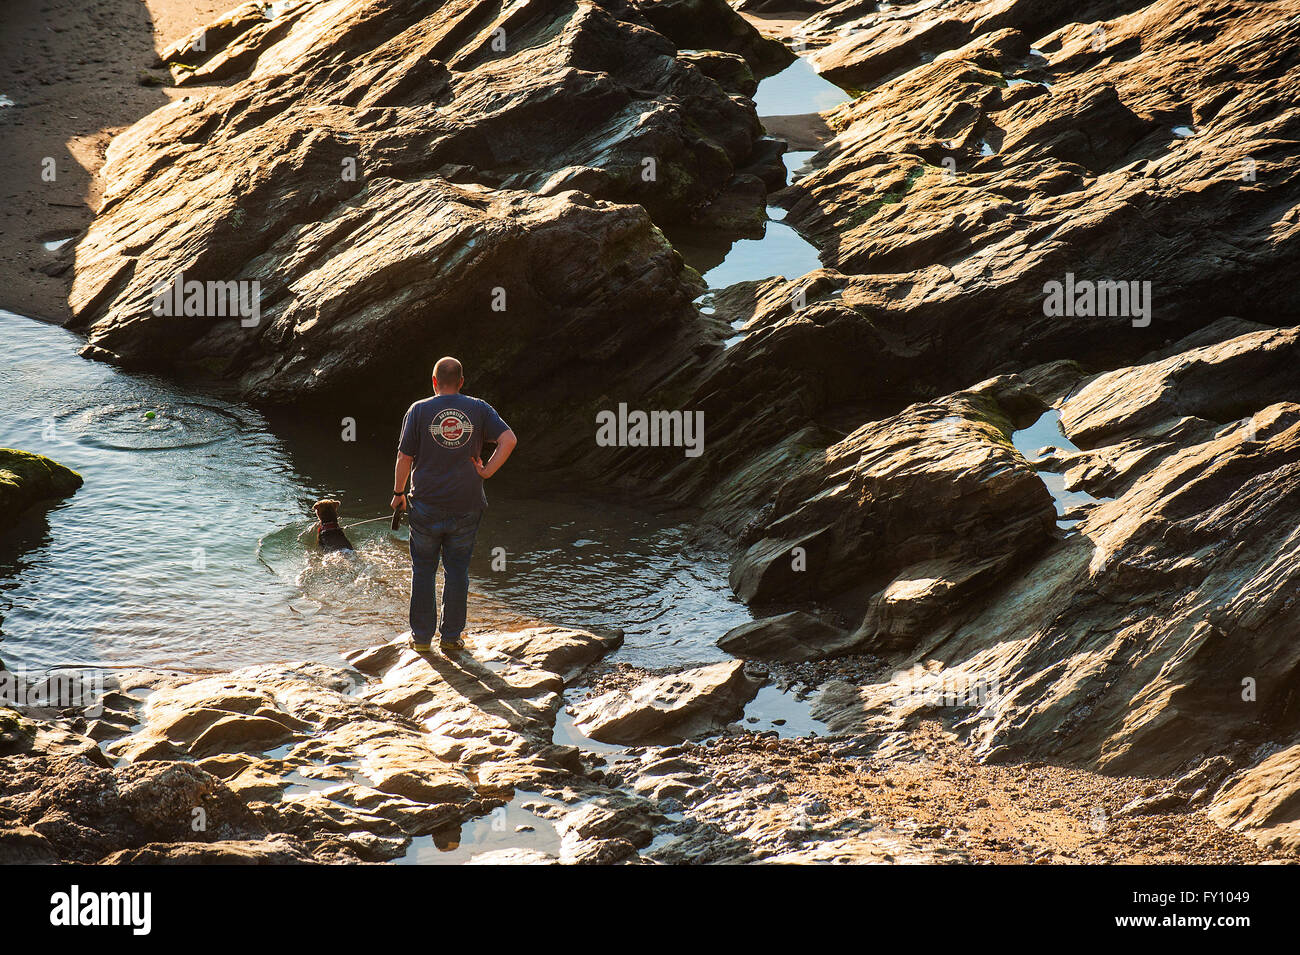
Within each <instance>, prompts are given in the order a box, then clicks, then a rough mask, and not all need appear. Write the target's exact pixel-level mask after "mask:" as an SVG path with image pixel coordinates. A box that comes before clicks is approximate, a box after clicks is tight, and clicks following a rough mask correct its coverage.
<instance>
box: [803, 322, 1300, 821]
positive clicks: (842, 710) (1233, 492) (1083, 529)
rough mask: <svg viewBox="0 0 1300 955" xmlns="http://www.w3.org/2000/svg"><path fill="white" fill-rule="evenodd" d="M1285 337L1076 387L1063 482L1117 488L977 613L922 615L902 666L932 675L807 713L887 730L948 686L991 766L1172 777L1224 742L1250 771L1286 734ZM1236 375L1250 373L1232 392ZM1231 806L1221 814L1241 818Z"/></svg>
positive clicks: (1290, 591)
mask: <svg viewBox="0 0 1300 955" xmlns="http://www.w3.org/2000/svg"><path fill="white" fill-rule="evenodd" d="M1290 338H1291V333H1290V332H1260V333H1251V334H1248V335H1246V336H1242V337H1239V338H1235V339H1231V340H1229V341H1227V342H1224V343H1221V344H1219V345H1217V346H1209V347H1206V348H1203V349H1199V350H1196V351H1193V352H1189V353H1188V354H1189V355H1190V356H1191V357H1189V358H1188V359H1186V360H1180V359H1178V358H1174V359H1164V360H1158V361H1155V362H1153V363H1150V364H1148V365H1142V366H1136V367H1133V368H1128V369H1123V370H1122V371H1119V372H1115V373H1110V374H1106V375H1102V376H1099V377H1097V378H1095V379H1093V380H1092V381H1091V382H1090V383H1088V384H1087V385H1086V386H1085V387H1083V388H1082V389H1080V390H1079V391H1078V392H1077V393H1076V394H1075V395H1074V396H1073V397H1071V398H1070V399H1069V400H1068V401H1066V402H1065V404H1064V405H1063V407H1062V420H1063V421H1065V422H1066V423H1067V432H1069V433H1070V435H1071V436H1072V437H1074V436H1075V432H1074V431H1073V428H1072V424H1071V423H1073V424H1074V425H1077V426H1078V427H1079V428H1080V433H1081V434H1087V435H1090V436H1091V438H1092V442H1091V443H1092V444H1093V445H1094V446H1093V447H1091V448H1089V449H1088V450H1086V451H1083V452H1080V453H1079V454H1078V455H1076V459H1075V461H1074V466H1073V467H1072V468H1071V470H1070V471H1069V472H1068V473H1067V480H1068V479H1070V477H1071V476H1073V477H1074V479H1076V480H1085V479H1087V478H1088V476H1090V475H1104V477H1105V479H1106V487H1107V489H1108V490H1109V491H1110V492H1111V493H1113V494H1114V495H1115V497H1114V499H1112V500H1103V501H1100V502H1099V503H1097V504H1096V505H1095V506H1094V507H1093V508H1092V509H1091V510H1090V511H1089V512H1088V513H1087V514H1086V516H1084V518H1083V519H1082V520H1081V521H1080V523H1079V524H1078V525H1077V529H1076V530H1077V532H1076V533H1074V534H1071V535H1069V536H1067V537H1065V538H1064V539H1062V540H1060V541H1058V542H1057V543H1055V544H1054V545H1052V546H1051V547H1050V548H1049V549H1048V550H1046V551H1045V552H1044V553H1043V554H1042V555H1041V556H1040V557H1039V558H1038V559H1037V561H1036V562H1035V563H1034V564H1033V565H1032V566H1030V567H1028V568H1027V569H1026V570H1024V571H1023V573H1022V574H1020V575H1018V576H1017V577H1016V578H1013V579H1008V580H1006V581H1004V582H1002V583H1001V584H1000V586H999V587H998V588H997V589H996V590H995V591H993V592H991V593H990V594H989V595H988V596H987V597H986V598H985V599H984V600H983V601H982V602H981V605H980V606H979V607H978V611H977V612H968V613H967V614H966V615H965V616H964V617H960V616H958V617H952V616H950V617H947V618H946V619H944V620H942V621H938V622H935V623H933V624H932V625H930V626H929V627H928V628H927V630H926V632H925V635H924V636H923V637H922V639H921V640H920V641H919V642H918V643H917V644H916V645H915V651H914V652H913V653H910V654H908V655H907V656H906V657H904V658H902V662H903V663H908V662H909V661H920V660H930V661H933V664H934V666H933V667H930V668H922V669H917V668H913V669H909V670H901V671H900V672H899V673H898V674H897V675H896V677H895V678H894V679H893V680H891V681H888V682H887V683H884V684H880V685H877V686H872V687H865V688H862V689H860V690H853V689H850V688H844V687H828V688H827V689H826V690H825V691H824V692H823V698H822V700H821V703H820V705H819V708H818V709H817V710H816V711H817V712H818V714H819V718H822V719H825V720H826V721H827V722H828V723H829V724H830V725H831V728H832V730H833V731H836V732H845V731H849V730H850V729H851V728H853V727H858V728H863V727H866V726H874V727H877V728H879V727H883V726H891V725H897V723H898V721H899V720H906V719H909V718H911V717H912V716H915V715H918V714H920V713H924V712H930V711H932V710H933V708H934V706H935V694H934V693H933V692H931V691H935V690H942V691H956V693H957V695H958V696H961V698H962V699H961V702H960V703H959V704H957V705H959V706H963V707H970V708H971V709H972V710H973V713H974V715H975V719H974V720H972V721H970V722H969V723H968V724H967V728H968V730H969V731H970V732H971V733H972V735H973V738H974V740H975V741H976V744H977V748H978V749H979V751H981V752H982V753H984V754H985V755H986V756H987V757H988V758H997V759H1012V758H1027V757H1028V758H1042V757H1048V756H1050V757H1052V758H1062V757H1064V758H1069V759H1074V760H1078V761H1080V762H1083V763H1085V764H1094V765H1099V766H1101V767H1104V768H1105V769H1106V770H1108V771H1112V772H1137V771H1141V772H1148V773H1170V772H1175V771H1178V770H1179V769H1180V768H1182V767H1185V766H1187V765H1192V764H1195V762H1196V761H1198V760H1200V759H1202V758H1204V757H1205V756H1206V755H1213V754H1221V753H1227V754H1232V755H1233V757H1234V760H1235V761H1236V762H1237V764H1238V765H1242V766H1249V765H1250V764H1251V762H1252V761H1253V759H1254V758H1257V757H1252V756H1251V753H1253V752H1255V751H1256V749H1257V748H1258V747H1259V746H1261V745H1263V744H1265V743H1268V742H1269V741H1271V740H1285V741H1289V740H1290V739H1291V734H1292V733H1294V729H1295V726H1296V719H1297V714H1296V712H1295V707H1294V705H1293V702H1292V698H1291V693H1290V691H1289V690H1288V689H1286V688H1287V687H1289V686H1290V685H1291V684H1292V683H1293V681H1294V679H1295V677H1296V671H1297V665H1298V661H1297V658H1296V655H1295V653H1294V652H1293V649H1294V648H1293V646H1292V644H1293V641H1292V640H1291V639H1290V636H1289V634H1291V633H1293V632H1294V628H1295V626H1296V622H1297V621H1296V616H1295V615H1296V609H1295V602H1294V600H1293V595H1294V592H1295V588H1296V586H1297V581H1296V579H1295V575H1296V570H1295V568H1296V567H1297V566H1300V564H1297V563H1296V556H1297V552H1296V548H1297V547H1298V546H1300V540H1297V532H1296V528H1297V527H1298V526H1300V514H1297V512H1296V508H1297V506H1298V504H1300V498H1297V489H1298V488H1300V482H1298V481H1297V475H1298V474H1300V405H1298V404H1296V403H1295V402H1294V401H1292V400H1289V399H1290V398H1294V397H1297V396H1300V395H1297V384H1298V383H1297V382H1296V380H1295V377H1294V373H1286V372H1284V371H1280V370H1279V371H1277V372H1276V373H1272V374H1268V373H1265V369H1268V368H1276V367H1278V366H1275V365H1273V364H1272V363H1273V362H1274V356H1275V355H1276V354H1278V351H1279V349H1284V348H1285V347H1287V346H1286V344H1285V343H1286V342H1287V341H1289V340H1290ZM1251 352H1254V354H1253V356H1252V357H1250V358H1247V357H1244V356H1246V355H1247V354H1249V353H1251ZM1283 364H1285V363H1283ZM1233 368H1236V369H1237V370H1238V372H1239V373H1240V374H1242V375H1243V376H1244V377H1245V379H1246V381H1245V382H1243V386H1242V387H1240V388H1237V389H1236V390H1235V391H1234V383H1235V382H1236V381H1238V379H1237V378H1236V376H1235V374H1236V373H1233V374H1229V373H1228V369H1233ZM1206 369H1209V370H1211V371H1210V373H1209V374H1208V375H1206V376H1203V375H1202V371H1203V370H1206ZM1234 393H1235V394H1241V395H1242V396H1243V400H1244V401H1245V402H1246V406H1245V407H1243V406H1242V405H1240V404H1237V403H1236V402H1235V401H1234V399H1233V398H1232V395H1233V394H1234ZM1251 406H1262V407H1258V410H1255V411H1254V413H1253V415H1251V416H1249V417H1245V418H1244V419H1241V420H1214V419H1213V418H1197V417H1195V415H1196V413H1197V412H1198V411H1199V412H1200V413H1201V414H1205V415H1223V416H1230V415H1237V414H1240V413H1243V412H1244V411H1245V410H1247V409H1248V408H1250V407H1251ZM1078 440H1079V441H1080V442H1081V443H1089V442H1085V441H1084V440H1083V438H1082V437H1079V438H1078ZM1067 463H1068V462H1067ZM972 689H973V690H977V691H978V692H976V693H975V694H974V695H972V694H969V693H966V692H964V691H966V690H972ZM940 705H942V704H940ZM1270 772H1271V771H1270ZM1270 772H1265V773H1264V774H1263V776H1264V777H1265V778H1269V779H1271V780H1274V781H1276V780H1277V779H1278V777H1277V774H1272V775H1270ZM1246 778H1247V779H1250V778H1252V777H1251V775H1250V774H1249V773H1248V774H1247V777H1246ZM1254 778H1259V777H1254ZM1243 785H1244V786H1245V788H1246V789H1249V786H1250V785H1252V784H1243ZM1237 791H1238V793H1241V792H1242V790H1237ZM1243 798H1244V797H1243ZM1273 798H1275V799H1276V798H1278V797H1277V796H1276V795H1275V796H1274V797H1273ZM1247 801H1249V800H1247ZM1230 802H1231V800H1230ZM1233 805H1234V806H1235V807H1236V808H1234V809H1220V810H1216V811H1218V812H1220V813H1221V816H1222V818H1224V819H1231V820H1232V821H1233V823H1234V824H1238V822H1239V821H1240V820H1247V819H1250V818H1252V816H1251V810H1247V809H1244V808H1242V807H1243V805H1244V804H1243V803H1241V802H1237V803H1233ZM1257 821H1258V820H1257ZM1241 824H1242V825H1247V823H1244V822H1243V823H1241Z"/></svg>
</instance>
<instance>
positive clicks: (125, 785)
mask: <svg viewBox="0 0 1300 955" xmlns="http://www.w3.org/2000/svg"><path fill="white" fill-rule="evenodd" d="M621 640H622V635H621V634H620V633H618V632H606V633H601V634H596V633H589V632H586V631H580V630H571V629H566V628H562V627H532V628H528V629H525V630H521V631H513V632H500V633H498V632H489V633H478V634H473V635H471V636H470V637H469V640H468V643H469V647H468V650H467V651H466V652H463V653H460V654H457V655H456V656H455V657H454V658H448V657H444V656H440V655H432V654H417V653H415V652H414V651H413V650H411V649H410V645H409V642H408V641H407V640H405V639H400V640H395V641H393V642H391V643H388V644H384V645H381V646H377V647H370V648H367V649H364V650H358V651H355V652H353V653H351V654H349V657H350V659H351V660H352V661H353V662H354V663H355V664H356V667H357V669H344V668H339V667H331V666H328V665H325V664H320V663H297V664H278V665H268V666H255V667H247V668H244V669H242V670H237V671H234V672H232V673H226V674H217V675H208V676H193V675H168V674H160V673H151V672H148V671H129V673H127V671H124V673H127V675H123V676H120V677H113V678H111V679H110V680H109V681H108V682H107V684H106V686H105V688H104V689H105V692H103V693H101V694H100V695H99V696H97V697H94V698H88V699H86V700H85V701H84V706H80V707H78V706H71V707H63V708H61V709H59V710H57V711H56V712H53V713H50V714H47V715H46V716H44V717H42V718H32V717H28V716H24V715H19V714H12V715H6V714H9V713H10V712H11V711H8V710H3V711H0V760H2V761H3V762H4V764H5V765H4V767H2V768H3V770H4V772H3V773H0V831H3V832H4V833H5V834H4V836H3V838H0V856H3V857H4V858H5V859H7V860H10V861H42V860H45V861H49V859H50V857H51V856H53V857H54V858H57V859H58V860H60V861H84V862H91V861H96V860H102V861H105V862H111V863H129V864H141V863H150V864H153V863H166V864H194V863H226V862H229V863H238V864H244V863H259V862H268V863H295V862H303V861H318V862H356V861H358V860H360V861H367V862H382V861H388V860H391V859H393V858H395V857H397V856H400V855H402V854H403V853H405V852H406V851H407V850H408V849H409V848H410V846H411V844H412V839H414V838H415V837H418V836H426V835H428V834H430V833H434V832H446V831H447V830H449V829H454V828H455V827H456V826H458V825H461V824H463V823H465V822H467V821H468V820H471V819H474V818H475V817H478V816H482V815H484V814H485V813H488V812H491V811H492V810H494V809H497V808H499V807H501V806H502V805H504V804H505V802H506V801H508V800H509V799H510V798H511V796H512V794H513V793H514V792H515V791H517V790H524V791H527V792H530V793H544V792H545V793H557V794H559V795H561V796H563V797H564V798H565V799H568V800H569V801H573V802H577V801H579V800H580V799H585V798H587V797H588V796H591V797H593V798H594V797H595V796H597V795H601V796H602V798H603V797H604V796H607V795H608V789H607V788H603V787H601V786H599V785H598V784H595V783H593V782H591V781H589V780H587V779H586V778H585V776H584V773H585V767H584V765H583V763H582V761H581V759H580V758H579V757H580V754H579V752H578V751H577V749H576V748H574V747H571V746H557V745H555V743H554V742H553V741H552V733H553V727H554V722H555V716H556V713H557V712H558V711H559V707H560V702H561V698H560V694H561V692H562V691H563V690H564V688H565V685H566V682H567V681H568V680H569V679H572V678H573V677H574V676H576V675H577V673H578V672H579V671H581V670H582V668H583V667H585V666H586V665H587V664H589V663H591V662H593V661H594V660H596V659H598V658H599V657H600V656H601V655H603V654H604V653H605V652H607V651H608V650H610V649H612V648H614V647H617V646H618V645H619V643H620V642H621ZM143 689H147V690H149V693H148V695H147V698H145V694H143V693H141V692H139V691H141V690H143ZM118 707H126V708H127V710H128V711H130V712H122V711H119V709H118ZM91 709H93V710H94V711H95V712H96V713H98V714H99V716H98V719H100V720H103V721H108V720H113V721H114V726H115V727H116V730H115V733H114V734H113V737H114V738H112V741H111V742H109V743H107V744H106V745H105V747H104V750H103V751H101V750H100V748H99V747H98V746H97V745H96V744H95V742H94V741H93V740H91V739H87V738H85V737H82V736H78V735H77V734H75V733H71V732H70V731H68V730H67V729H66V728H65V727H64V724H68V723H75V724H78V725H79V722H84V721H85V719H86V716H85V715H84V714H83V715H78V713H79V712H80V711H81V710H84V711H85V712H86V713H88V712H90V710H91ZM136 714H138V716H137V715H136ZM74 743H75V744H76V745H75V747H74ZM69 751H71V752H76V753H78V754H79V755H78V756H76V757H72V756H58V755H57V754H59V753H61V752H69ZM11 753H13V754H23V755H9V754H11ZM106 753H107V755H106ZM91 756H93V757H95V758H98V759H99V760H100V761H101V762H102V763H106V764H108V765H107V766H99V767H97V766H94V765H92V764H91V763H90V761H89V760H88V759H87V758H86V757H91ZM574 808H575V809H580V808H581V806H575V807H574ZM561 815H563V813H561ZM575 826H576V820H575ZM571 828H572V827H571ZM28 830H30V831H28ZM584 832H585V830H584ZM611 838H612V837H610V836H609V835H608V834H600V835H597V834H591V835H589V836H588V835H585V834H580V835H579V836H575V837H574V838H573V839H570V842H571V843H572V845H570V846H569V847H568V850H566V851H568V852H569V854H570V855H571V856H572V858H570V857H569V856H568V855H566V856H565V859H564V860H563V861H569V862H575V863H585V862H591V861H599V860H600V859H606V858H607V857H608V856H609V854H610V853H611V852H612V851H613V849H614V848H615V847H614V846H613V845H612V844H610V845H604V847H603V848H602V847H601V845H598V843H608V842H610V840H611ZM619 838H620V839H621V838H622V837H621V836H620V837H619ZM624 841H625V840H624ZM589 843H590V844H589Z"/></svg>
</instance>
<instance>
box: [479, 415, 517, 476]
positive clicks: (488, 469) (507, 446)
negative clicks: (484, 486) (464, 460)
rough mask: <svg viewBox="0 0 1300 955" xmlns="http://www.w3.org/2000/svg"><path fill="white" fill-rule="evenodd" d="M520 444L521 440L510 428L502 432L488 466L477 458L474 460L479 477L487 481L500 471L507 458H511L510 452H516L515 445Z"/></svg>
mask: <svg viewBox="0 0 1300 955" xmlns="http://www.w3.org/2000/svg"><path fill="white" fill-rule="evenodd" d="M518 443H519V439H518V438H516V437H515V433H514V432H513V431H511V430H510V429H509V428H507V429H506V430H505V431H502V432H501V435H500V437H498V438H497V447H496V450H495V451H493V452H492V457H490V458H488V460H487V464H484V463H483V461H482V460H481V459H479V458H477V457H476V458H474V459H473V460H474V470H475V471H477V472H478V476H479V477H481V478H483V479H484V480H487V479H488V478H490V477H491V476H492V475H494V474H496V473H497V472H498V471H500V470H501V465H503V464H505V463H506V458H508V457H510V452H512V451H514V449H515V445H517V444H518Z"/></svg>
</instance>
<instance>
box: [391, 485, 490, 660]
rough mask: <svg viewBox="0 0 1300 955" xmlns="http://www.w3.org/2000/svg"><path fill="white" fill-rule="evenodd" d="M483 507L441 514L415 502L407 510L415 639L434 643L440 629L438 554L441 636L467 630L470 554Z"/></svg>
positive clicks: (412, 622) (445, 638)
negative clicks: (439, 583) (439, 589)
mask: <svg viewBox="0 0 1300 955" xmlns="http://www.w3.org/2000/svg"><path fill="white" fill-rule="evenodd" d="M482 517H483V512H482V511H470V512H468V513H466V514H454V515H448V514H442V513H438V512H435V511H431V510H429V509H427V508H422V507H421V506H420V504H419V502H418V501H412V502H411V504H410V509H409V510H408V511H407V521H408V523H409V524H410V526H411V636H412V637H413V638H414V639H415V642H417V643H432V642H433V635H434V633H435V632H436V631H437V630H438V607H437V576H438V558H439V556H441V558H442V571H443V577H444V580H443V585H442V631H441V639H442V640H455V639H456V638H457V637H459V636H460V635H461V633H462V632H463V631H464V630H465V614H466V610H465V603H466V600H467V599H468V597H469V558H470V555H471V554H472V553H473V552H474V538H475V537H476V536H477V535H478V524H479V520H480V519H481V518H482Z"/></svg>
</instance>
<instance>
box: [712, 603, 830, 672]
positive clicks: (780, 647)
mask: <svg viewBox="0 0 1300 955" xmlns="http://www.w3.org/2000/svg"><path fill="white" fill-rule="evenodd" d="M854 645H855V644H854V641H853V639H852V636H851V634H849V633H846V632H845V631H844V630H842V629H840V628H839V627H837V626H835V625H834V624H832V623H828V622H827V621H825V620H822V619H821V618H819V617H814V616H813V615H812V614H810V613H805V612H804V611H802V610H792V611H790V612H789V613H783V614H778V615H777V616H775V617H764V618H763V619H761V620H754V621H751V622H750V623H742V624H741V625H740V626H739V627H733V628H732V629H731V630H728V631H727V632H726V633H725V634H723V635H722V636H721V637H720V638H719V639H718V646H719V647H721V648H722V649H723V650H726V651H727V652H728V653H730V654H732V655H733V656H737V657H741V658H742V659H756V660H794V661H798V660H819V659H821V658H823V657H827V656H833V655H835V654H839V653H844V652H846V651H848V650H850V649H852V648H853V647H854Z"/></svg>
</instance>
